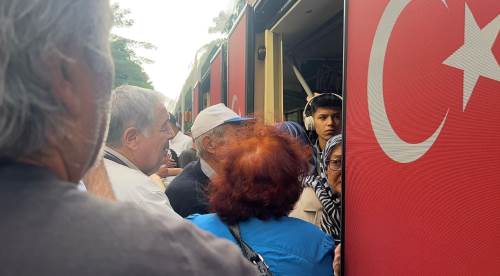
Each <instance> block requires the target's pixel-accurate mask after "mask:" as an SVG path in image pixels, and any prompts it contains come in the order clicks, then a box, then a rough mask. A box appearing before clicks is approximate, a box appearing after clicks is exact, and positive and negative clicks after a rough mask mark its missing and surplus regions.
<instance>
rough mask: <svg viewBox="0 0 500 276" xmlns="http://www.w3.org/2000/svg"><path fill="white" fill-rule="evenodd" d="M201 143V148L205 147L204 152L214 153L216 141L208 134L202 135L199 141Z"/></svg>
mask: <svg viewBox="0 0 500 276" xmlns="http://www.w3.org/2000/svg"><path fill="white" fill-rule="evenodd" d="M201 143H202V144H203V148H204V149H205V151H206V152H208V153H210V154H212V155H214V154H215V153H216V151H217V144H216V141H215V140H214V139H213V138H212V137H210V136H205V137H203V140H202V141H201Z"/></svg>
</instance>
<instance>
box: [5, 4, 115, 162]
mask: <svg viewBox="0 0 500 276" xmlns="http://www.w3.org/2000/svg"><path fill="white" fill-rule="evenodd" d="M111 24H112V16H111V9H110V6H109V2H108V1H105V0H1V1H0V158H13V159H18V158H22V157H28V156H33V155H35V154H40V153H42V152H43V151H44V149H45V148H47V147H49V146H50V145H52V143H54V142H55V141H57V140H55V141H54V140H53V139H60V138H62V137H63V136H64V135H70V134H67V132H69V129H68V128H67V126H69V125H71V122H68V120H67V117H68V116H67V114H66V113H67V111H66V110H65V108H64V106H63V105H62V103H61V102H60V101H59V100H58V99H57V97H56V96H55V95H54V93H53V91H52V89H51V75H52V74H53V72H52V71H51V70H50V68H51V66H53V62H54V60H57V59H59V60H63V61H65V62H66V63H70V62H74V61H75V60H76V58H77V57H76V56H75V55H76V54H80V55H81V53H83V57H84V62H86V63H87V64H88V65H89V67H90V68H91V70H92V71H94V72H95V73H96V75H100V76H102V77H103V78H109V82H110V83H111V81H112V77H113V67H112V61H111V55H110V50H109V31H110V28H111ZM74 49H81V50H80V51H79V53H74V52H75V51H72V50H74ZM60 70H61V71H62V72H63V73H64V71H65V70H64V68H63V67H61V69H60ZM106 80H107V79H106ZM109 90H111V89H109ZM99 92H100V95H98V96H100V97H104V96H106V97H107V96H109V93H110V91H99ZM98 100H99V99H96V101H98ZM102 105H104V103H101V106H102ZM98 111H99V112H101V110H98ZM101 115H102V114H101ZM54 137H55V138H54Z"/></svg>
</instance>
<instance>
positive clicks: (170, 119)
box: [168, 112, 179, 128]
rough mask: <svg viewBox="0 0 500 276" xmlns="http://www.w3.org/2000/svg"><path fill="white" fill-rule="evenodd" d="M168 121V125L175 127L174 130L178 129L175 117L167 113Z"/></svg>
mask: <svg viewBox="0 0 500 276" xmlns="http://www.w3.org/2000/svg"><path fill="white" fill-rule="evenodd" d="M168 121H169V122H170V124H172V125H173V126H175V127H176V128H179V125H178V124H179V123H178V122H177V117H175V115H174V114H172V113H170V112H169V113H168Z"/></svg>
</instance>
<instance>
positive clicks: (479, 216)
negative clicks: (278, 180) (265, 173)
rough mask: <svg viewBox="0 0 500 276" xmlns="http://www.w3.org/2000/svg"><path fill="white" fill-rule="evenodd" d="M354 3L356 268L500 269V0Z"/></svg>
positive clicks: (349, 242)
mask: <svg viewBox="0 0 500 276" xmlns="http://www.w3.org/2000/svg"><path fill="white" fill-rule="evenodd" d="M346 4H347V6H346V41H345V48H346V63H345V66H346V67H345V73H346V79H345V90H344V97H345V98H344V99H345V105H346V106H345V107H346V108H344V111H345V116H344V118H345V120H344V124H345V131H344V135H345V140H344V141H346V142H345V144H344V146H345V162H344V163H345V171H344V178H345V179H344V180H345V181H344V182H343V183H345V184H344V185H345V187H344V195H343V196H344V198H343V203H344V246H343V250H344V252H343V253H344V255H343V257H344V259H343V264H344V266H343V272H344V275H499V273H500V272H499V264H500V254H499V249H500V170H499V169H498V167H499V165H500V123H499V122H500V108H499V106H500V66H499V59H500V36H499V35H498V33H499V30H500V15H499V14H500V1H496V0H474V1H471V0H465V1H463V0H457V1H446V0H432V1H430V0H429V1H418V0H415V1H410V0H371V1H364V0H347V1H346Z"/></svg>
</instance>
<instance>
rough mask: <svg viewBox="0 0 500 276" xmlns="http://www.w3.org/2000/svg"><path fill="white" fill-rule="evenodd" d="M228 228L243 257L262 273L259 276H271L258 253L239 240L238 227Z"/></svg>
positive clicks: (231, 226)
mask: <svg viewBox="0 0 500 276" xmlns="http://www.w3.org/2000/svg"><path fill="white" fill-rule="evenodd" d="M228 228H229V232H231V235H233V237H234V238H235V239H236V241H237V242H238V245H239V246H240V248H241V251H242V253H243V256H245V258H246V259H247V260H249V261H250V262H251V263H253V264H254V265H256V266H257V268H258V269H259V272H260V273H262V274H261V275H269V276H272V274H271V271H269V266H267V264H266V263H265V262H264V258H262V256H261V255H260V254H259V253H257V252H255V251H254V250H253V249H252V248H251V247H250V246H249V245H248V244H247V243H246V242H245V241H243V240H242V239H241V233H240V226H239V225H238V224H236V225H229V226H228Z"/></svg>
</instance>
